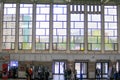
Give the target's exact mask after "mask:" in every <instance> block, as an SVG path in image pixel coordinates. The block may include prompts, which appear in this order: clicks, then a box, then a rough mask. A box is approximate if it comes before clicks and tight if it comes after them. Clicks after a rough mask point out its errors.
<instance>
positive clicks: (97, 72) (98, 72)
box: [96, 68, 101, 80]
mask: <svg viewBox="0 0 120 80" xmlns="http://www.w3.org/2000/svg"><path fill="white" fill-rule="evenodd" d="M100 73H101V70H100V69H99V68H96V78H97V80H100Z"/></svg>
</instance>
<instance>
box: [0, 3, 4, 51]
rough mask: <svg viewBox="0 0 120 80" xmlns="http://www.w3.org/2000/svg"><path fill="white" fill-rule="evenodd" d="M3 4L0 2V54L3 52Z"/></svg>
mask: <svg viewBox="0 0 120 80" xmlns="http://www.w3.org/2000/svg"><path fill="white" fill-rule="evenodd" d="M3 12H4V8H3V3H2V2H0V52H2V20H3Z"/></svg>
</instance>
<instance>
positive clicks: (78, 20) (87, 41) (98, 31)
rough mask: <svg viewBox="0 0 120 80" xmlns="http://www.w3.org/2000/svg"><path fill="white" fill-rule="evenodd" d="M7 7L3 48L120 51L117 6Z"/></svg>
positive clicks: (35, 5)
mask: <svg viewBox="0 0 120 80" xmlns="http://www.w3.org/2000/svg"><path fill="white" fill-rule="evenodd" d="M16 6H17V7H16ZM102 6H103V5H102ZM3 7H4V9H3V10H4V11H3V21H2V22H3V23H2V30H1V31H2V33H3V35H2V37H3V38H2V49H7V50H12V49H17V50H33V49H34V51H35V50H38V51H41V50H45V51H46V50H51V51H59V50H60V51H68V50H69V51H71V50H72V51H85V50H87V51H89V50H90V51H103V49H104V51H110V50H112V51H117V50H118V41H117V40H118V31H117V30H118V25H117V22H118V21H117V17H118V14H117V6H115V5H114V6H112V5H111V6H105V5H104V6H103V9H104V10H103V9H101V5H87V4H86V5H83V4H80V5H78V4H77V5H76V4H34V6H33V4H21V3H20V4H10V3H9V4H8V3H4V6H3ZM34 8H35V9H34ZM51 8H52V9H51ZM16 10H17V11H18V12H17V14H16ZM35 14H36V15H35ZM51 15H52V16H51ZM103 18H104V21H102V20H103ZM17 21H18V22H17ZM34 22H35V23H34ZM16 30H18V32H17V31H16ZM51 33H52V34H51ZM33 36H35V37H33ZM17 38H18V44H17V45H16V44H15V43H16V42H15V41H16V40H15V39H17ZM32 38H35V39H32ZM102 39H104V40H102ZM32 44H35V45H32ZM15 46H16V47H15ZM103 47H104V48H103ZM86 48H87V49H86Z"/></svg>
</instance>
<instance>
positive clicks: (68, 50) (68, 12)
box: [66, 4, 70, 53]
mask: <svg viewBox="0 0 120 80" xmlns="http://www.w3.org/2000/svg"><path fill="white" fill-rule="evenodd" d="M66 44H67V45H66V47H67V48H66V49H67V53H70V4H67V43H66Z"/></svg>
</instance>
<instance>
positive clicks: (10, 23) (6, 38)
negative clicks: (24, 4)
mask: <svg viewBox="0 0 120 80" xmlns="http://www.w3.org/2000/svg"><path fill="white" fill-rule="evenodd" d="M15 23H16V4H4V14H3V42H2V49H6V50H11V49H15V47H14V45H15V26H16V24H15Z"/></svg>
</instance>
